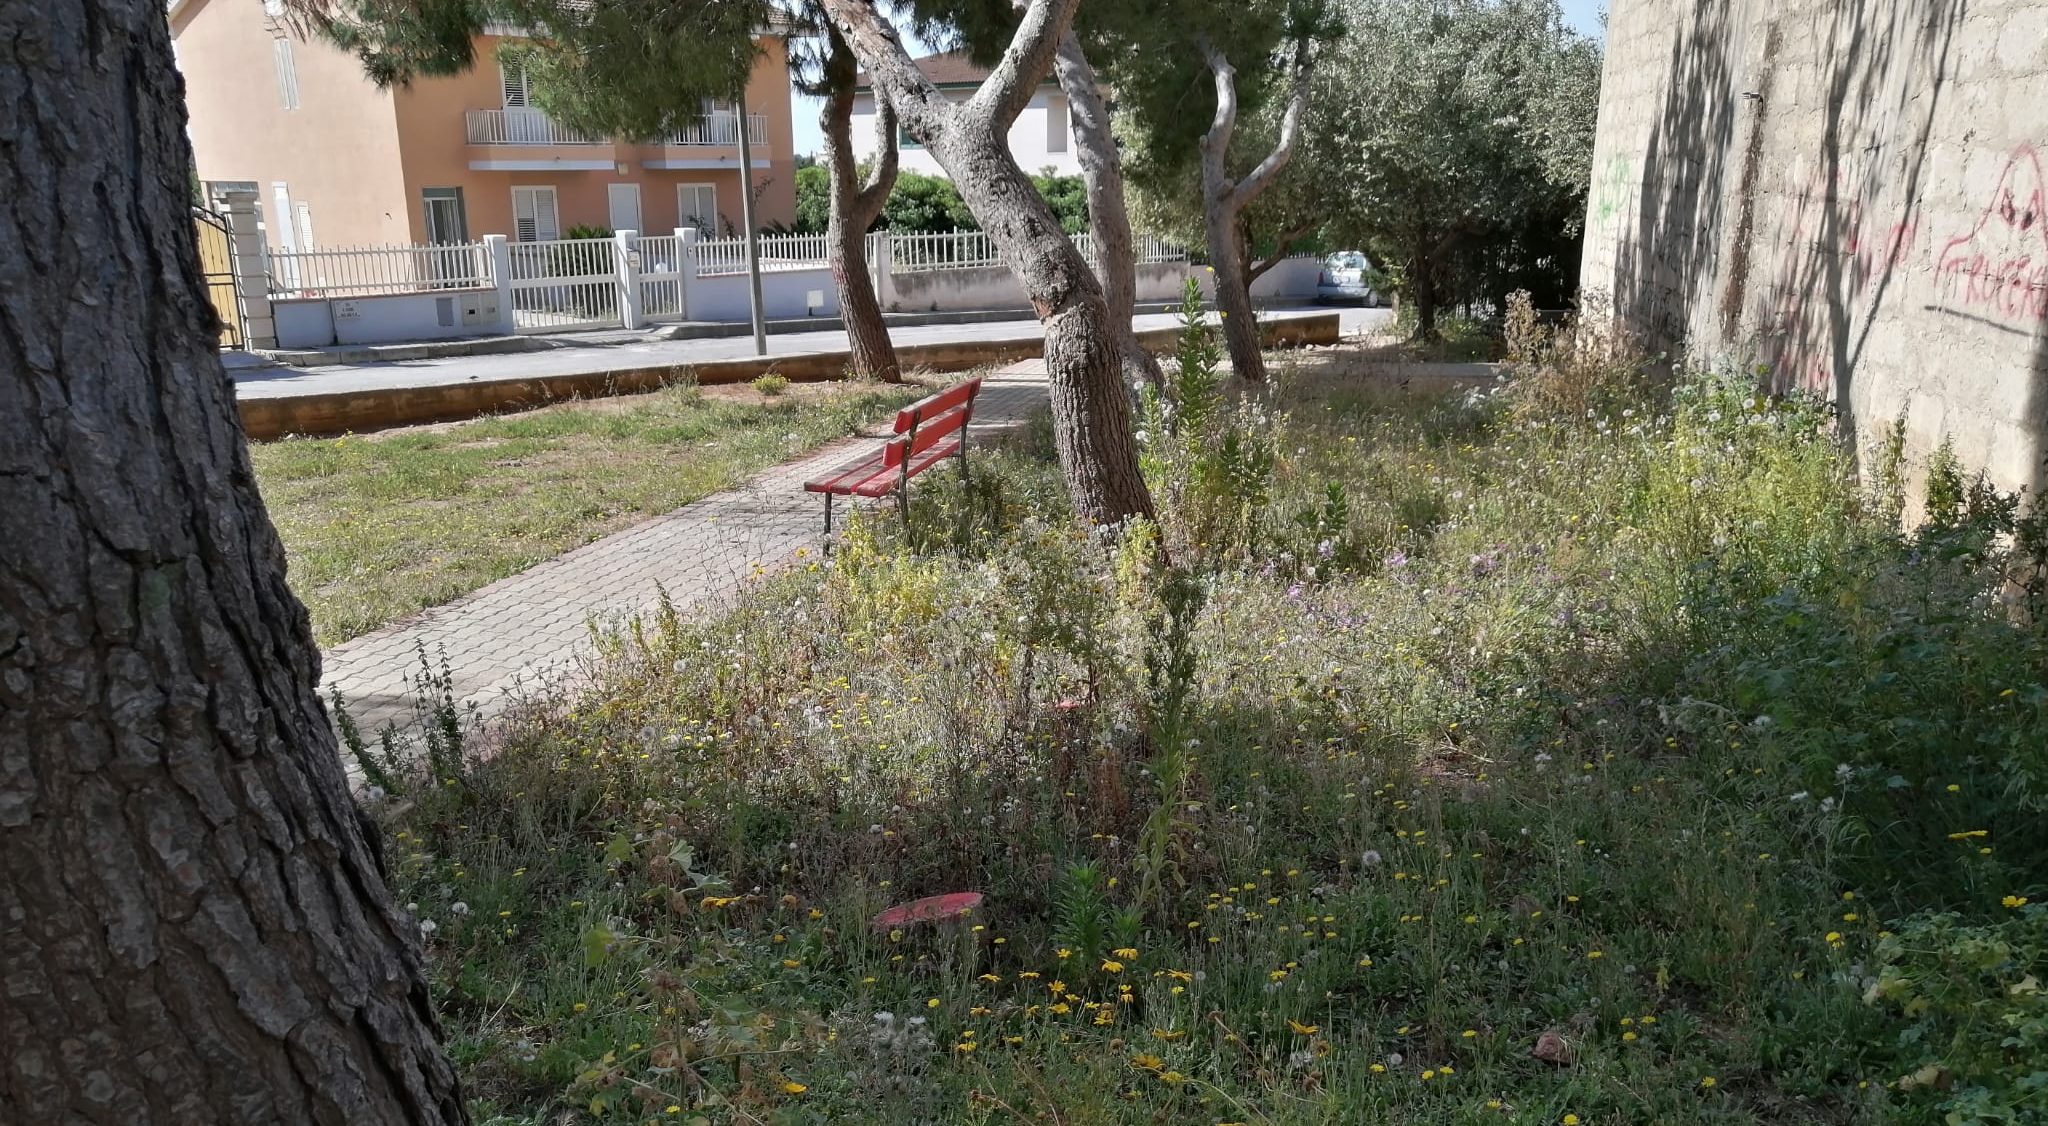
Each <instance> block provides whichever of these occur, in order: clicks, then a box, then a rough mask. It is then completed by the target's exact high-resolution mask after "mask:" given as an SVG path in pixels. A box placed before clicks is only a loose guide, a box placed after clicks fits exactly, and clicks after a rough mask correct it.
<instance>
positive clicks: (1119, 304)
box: [1053, 28, 1166, 387]
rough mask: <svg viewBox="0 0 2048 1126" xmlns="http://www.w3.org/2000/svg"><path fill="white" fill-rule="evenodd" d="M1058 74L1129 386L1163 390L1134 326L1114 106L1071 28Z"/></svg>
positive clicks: (1134, 276) (1133, 260)
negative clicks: (1111, 110) (1111, 113)
mask: <svg viewBox="0 0 2048 1126" xmlns="http://www.w3.org/2000/svg"><path fill="white" fill-rule="evenodd" d="M1053 73H1054V75H1056V76H1057V77H1058V78H1059V83H1060V89H1061V90H1062V91H1063V92H1065V94H1066V95H1067V106H1068V108H1069V110H1070V112H1071V115H1072V120H1073V124H1074V153H1075V156H1076V158H1077V159H1078V160H1079V161H1080V164H1081V178H1082V182H1083V184H1084V185H1085V186H1086V188H1087V192H1088V230H1089V233H1090V234H1092V235H1094V236H1095V257H1096V259H1097V263H1096V264H1097V267H1098V269H1099V271H1100V277H1101V280H1102V296H1103V300H1104V302H1106V303H1107V304H1108V306H1109V318H1110V321H1111V322H1112V323H1114V324H1118V325H1121V326H1122V329H1121V332H1120V333H1119V335H1118V339H1117V346H1118V347H1119V348H1121V349H1122V350H1123V371H1124V382H1125V383H1126V384H1128V385H1131V386H1136V385H1138V384H1139V383H1149V384H1151V385H1152V386H1154V387H1164V386H1165V385H1166V376H1165V374H1164V373H1163V372H1161V371H1160V369H1159V360H1158V358H1157V357H1155V356H1153V355H1152V353H1151V352H1149V351H1147V350H1146V348H1145V346H1144V345H1142V344H1140V343H1138V333H1137V329H1136V328H1135V327H1134V326H1133V325H1132V324H1131V318H1132V317H1133V316H1134V315H1136V313H1137V311H1138V267H1137V256H1136V252H1135V251H1134V249H1133V247H1132V240H1131V213H1130V208H1129V207H1128V206H1126V205H1125V202H1124V171H1123V157H1122V156H1121V155H1120V154H1119V153H1118V152H1117V147H1116V135H1115V134H1114V133H1113V132H1112V131H1111V130H1110V120H1109V103H1107V102H1106V101H1104V100H1103V97H1102V87H1101V86H1100V85H1099V84H1098V83H1097V82H1096V80H1095V68H1094V67H1093V66H1091V65H1089V62H1088V56H1087V54H1086V53H1085V52H1084V51H1083V50H1082V49H1081V39H1080V36H1078V35H1076V34H1075V33H1074V30H1073V29H1072V28H1068V29H1067V33H1066V34H1065V35H1063V36H1061V37H1060V46H1059V51H1058V53H1057V54H1056V55H1054V56H1053Z"/></svg>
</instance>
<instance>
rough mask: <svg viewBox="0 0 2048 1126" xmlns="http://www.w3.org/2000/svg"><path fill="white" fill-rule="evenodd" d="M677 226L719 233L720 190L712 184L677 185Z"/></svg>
mask: <svg viewBox="0 0 2048 1126" xmlns="http://www.w3.org/2000/svg"><path fill="white" fill-rule="evenodd" d="M676 226H678V227H695V228H697V229H698V230H700V231H703V232H704V233H705V234H716V233H717V231H718V188H717V187H716V186H715V185H712V184H677V185H676Z"/></svg>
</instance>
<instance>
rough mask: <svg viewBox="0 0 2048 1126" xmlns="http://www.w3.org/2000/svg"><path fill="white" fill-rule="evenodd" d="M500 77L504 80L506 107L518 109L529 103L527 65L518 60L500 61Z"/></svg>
mask: <svg viewBox="0 0 2048 1126" xmlns="http://www.w3.org/2000/svg"><path fill="white" fill-rule="evenodd" d="M498 77H499V78H500V79H502V80H503V81H504V87H505V108H506V109H517V108H520V107H523V106H525V105H526V104H527V97H526V91H527V87H526V67H525V66H523V65H521V64H519V63H516V62H504V61H500V62H499V63H498Z"/></svg>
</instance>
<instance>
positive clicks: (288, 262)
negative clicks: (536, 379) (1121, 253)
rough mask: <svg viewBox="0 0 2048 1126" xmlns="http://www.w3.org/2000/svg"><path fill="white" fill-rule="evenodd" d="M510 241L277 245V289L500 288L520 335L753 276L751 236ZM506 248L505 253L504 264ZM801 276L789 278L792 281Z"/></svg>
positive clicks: (978, 240)
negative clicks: (707, 282)
mask: <svg viewBox="0 0 2048 1126" xmlns="http://www.w3.org/2000/svg"><path fill="white" fill-rule="evenodd" d="M684 236H689V237H684ZM760 242H761V269H762V271H763V272H764V273H768V274H790V273H797V272H801V271H823V270H826V269H827V268H828V267H829V264H830V253H829V249H828V247H827V239H826V237H825V236H824V235H764V236H762V238H761V240H760ZM499 243H500V240H499V239H498V238H497V237H496V236H492V238H491V240H490V241H489V242H470V243H457V244H450V245H437V246H376V247H355V248H347V249H332V250H306V251H291V250H272V251H270V252H269V273H270V289H271V296H272V297H273V298H275V299H280V300H284V299H294V298H355V297H379V296H393V295H405V294H418V293H434V292H439V291H441V290H447V289H456V288H477V289H496V290H497V291H498V294H499V297H500V308H503V309H506V310H508V314H509V320H510V323H511V326H512V327H513V328H515V329H516V330H517V331H519V332H560V331H567V330H575V329H587V328H612V327H619V326H621V325H629V324H631V323H638V322H640V321H677V320H684V319H687V318H689V317H690V316H691V309H690V307H689V306H690V304H691V300H692V298H691V289H690V284H691V279H693V278H707V279H720V278H732V277H736V276H741V275H744V274H745V273H746V272H747V243H746V240H745V239H744V238H726V239H705V238H698V237H694V235H692V233H691V232H684V233H683V235H641V236H639V237H638V238H637V240H635V241H634V242H633V243H632V244H631V246H630V248H628V247H625V246H623V244H622V243H621V240H619V239H617V238H592V239H554V240H549V241H543V242H504V243H502V245H499ZM1075 243H1076V246H1077V248H1078V249H1079V250H1080V251H1081V253H1082V254H1083V255H1084V256H1085V257H1087V258H1088V259H1089V261H1090V262H1094V261H1095V257H1096V255H1095V247H1094V245H1093V242H1092V240H1090V239H1089V238H1088V236H1086V235H1082V236H1079V237H1078V238H1076V239H1075ZM494 246H495V247H496V249H495V250H494ZM622 249H630V251H631V252H632V257H633V258H634V259H635V261H631V262H621V261H620V254H621V251H622ZM1133 249H1134V250H1135V254H1134V257H1135V258H1136V260H1137V262H1138V263H1139V264H1151V263H1175V262H1186V261H1187V260H1188V254H1187V251H1185V250H1184V249H1182V248H1180V247H1178V246H1175V245H1173V244H1171V243H1168V242H1165V241H1164V240H1161V239H1157V238H1150V237H1147V238H1141V239H1139V240H1137V243H1136V245H1135V247H1134V248H1133ZM867 250H868V256H869V260H870V263H871V265H872V267H873V268H874V269H876V270H877V271H878V278H880V276H881V275H883V274H888V273H902V274H925V273H930V272H934V271H942V270H964V269H976V268H987V267H993V266H1000V265H1001V264H1002V260H1001V257H1000V256H999V255H998V254H997V252H996V246H995V241H994V240H993V239H991V238H990V237H989V236H988V235H987V234H986V233H984V232H981V231H952V232H947V233H943V234H930V233H920V232H913V233H893V232H883V233H880V234H876V235H872V236H870V237H869V239H868V245H867ZM494 254H497V255H501V256H502V257H499V258H497V259H495V260H494ZM498 261H502V262H504V263H506V266H507V268H506V270H505V271H504V273H505V276H503V277H499V276H498V274H499V269H498V267H497V265H496V262H498ZM882 280H886V279H882ZM797 284H799V283H798V281H797V280H796V279H789V280H787V281H786V282H785V283H783V288H784V289H788V287H789V286H790V285H797ZM802 284H806V285H808V284H810V283H809V282H804V283H802ZM878 284H880V282H879V281H878ZM974 284H982V283H979V282H976V283H974ZM809 304H812V302H806V306H807V307H808V305H809ZM718 315H720V313H719V311H718V309H717V308H716V304H715V302H714V304H713V305H712V306H707V311H706V312H705V314H704V319H716V317H717V316H718ZM501 331H502V330H501Z"/></svg>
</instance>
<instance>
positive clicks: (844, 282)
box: [822, 25, 903, 383]
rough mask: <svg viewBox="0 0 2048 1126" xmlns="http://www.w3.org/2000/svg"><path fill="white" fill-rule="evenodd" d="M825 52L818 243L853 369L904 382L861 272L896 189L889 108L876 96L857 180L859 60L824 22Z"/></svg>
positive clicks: (870, 281)
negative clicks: (826, 192) (823, 206)
mask: <svg viewBox="0 0 2048 1126" xmlns="http://www.w3.org/2000/svg"><path fill="white" fill-rule="evenodd" d="M826 38H827V40H828V41H829V42H828V44H827V47H826V51H827V53H826V56H825V85H826V87H827V89H826V94H825V108H824V112H823V121H822V125H823V129H824V134H825V174H826V181H827V183H828V184H829V186H830V192H831V194H830V198H829V202H830V204H831V208H830V215H829V217H828V218H827V220H826V228H825V236H826V238H825V245H826V247H827V252H828V253H829V255H830V257H831V265H832V283H833V284H834V285H835V286H837V287H838V290H839V318H840V320H841V321H842V322H843V323H844V324H845V325H846V340H847V344H848V346H849V351H850V352H851V354H852V357H853V365H852V370H853V374H854V375H856V376H858V377H860V378H863V379H880V380H883V381H886V382H889V383H900V382H902V381H903V369H902V366H901V365H900V364H899V363H898V362H897V360H896V345H895V344H894V343H893V342H892V341H891V340H890V339H889V326H888V323H887V322H885V321H884V320H883V319H882V304H881V301H880V300H879V299H878V298H877V297H876V296H875V282H874V277H873V276H872V275H871V274H870V273H869V271H868V244H867V239H868V228H869V227H872V226H874V223H875V220H876V219H877V218H879V217H880V216H881V214H882V209H883V207H885V206H887V204H888V202H889V192H890V189H892V188H894V187H895V186H896V167H897V157H896V111H895V109H894V108H893V107H892V106H890V104H889V100H888V99H887V98H876V99H875V151H876V152H877V153H878V154H880V155H879V157H878V158H877V160H876V162H875V165H874V167H873V168H872V169H871V170H870V171H869V173H868V177H867V182H866V183H864V184H863V183H861V182H860V179H859V169H858V166H857V162H856V161H855V159H854V155H853V86H854V79H855V75H856V73H857V72H858V70H859V65H858V63H857V61H856V60H855V59H854V57H853V50H852V48H850V47H848V46H847V45H846V40H845V38H844V37H842V36H841V35H840V34H839V32H838V31H837V30H836V29H834V28H832V27H831V26H830V25H827V27H826Z"/></svg>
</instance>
